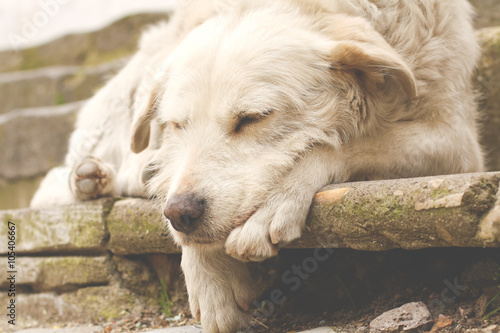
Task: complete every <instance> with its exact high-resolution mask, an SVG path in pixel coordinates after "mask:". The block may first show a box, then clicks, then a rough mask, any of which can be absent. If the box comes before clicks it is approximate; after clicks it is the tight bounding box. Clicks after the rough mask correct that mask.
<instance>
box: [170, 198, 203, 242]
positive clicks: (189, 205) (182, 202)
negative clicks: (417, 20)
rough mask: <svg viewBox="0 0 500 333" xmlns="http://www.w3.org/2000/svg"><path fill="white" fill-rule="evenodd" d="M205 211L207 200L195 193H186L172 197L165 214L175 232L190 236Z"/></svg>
mask: <svg viewBox="0 0 500 333" xmlns="http://www.w3.org/2000/svg"><path fill="white" fill-rule="evenodd" d="M204 211H205V200H203V199H200V198H198V197H197V196H196V195H195V194H194V193H190V192H185V193H181V194H178V195H174V196H172V197H171V198H170V199H169V200H168V201H167V205H166V206H165V210H164V211H163V213H164V215H165V217H166V218H167V219H169V220H170V223H171V224H172V227H173V228H174V229H175V230H177V231H179V232H183V233H185V234H189V233H190V232H192V231H194V230H195V229H196V227H197V224H198V223H197V222H198V220H199V219H200V218H201V216H202V215H203V213H204Z"/></svg>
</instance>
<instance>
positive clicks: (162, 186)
mask: <svg viewBox="0 0 500 333" xmlns="http://www.w3.org/2000/svg"><path fill="white" fill-rule="evenodd" d="M318 15H319V14H318ZM166 68H167V70H166V72H165V74H164V75H163V76H162V78H161V80H160V81H159V83H158V84H157V85H155V87H154V88H153V89H152V90H151V93H150V94H149V96H148V97H147V98H145V99H144V101H143V105H142V106H141V107H140V108H139V110H138V112H137V114H136V117H135V120H134V124H133V128H132V150H133V151H134V152H140V151H142V150H143V149H145V148H146V147H147V145H148V142H149V132H150V130H149V126H150V124H149V122H150V121H151V119H153V118H155V119H156V120H157V121H159V122H160V123H161V124H163V127H164V131H163V138H162V140H163V141H162V142H161V149H160V151H159V153H158V154H157V155H156V159H155V161H154V167H155V168H156V169H157V172H156V175H155V176H154V177H153V178H152V179H151V181H150V182H149V187H150V192H151V193H152V194H154V195H155V196H158V197H160V198H164V200H165V201H164V204H165V215H166V216H167V217H168V218H169V219H170V221H171V226H172V229H173V230H172V231H173V234H174V237H175V238H176V240H177V241H178V242H179V243H181V244H184V245H187V244H192V243H214V242H221V241H224V240H225V239H226V238H227V236H228V234H229V232H230V231H231V230H232V229H233V228H234V227H235V226H237V225H239V224H241V223H244V222H245V220H246V219H247V218H248V217H249V216H251V215H252V213H253V212H255V211H256V210H258V209H259V207H260V206H261V205H262V204H263V203H265V202H266V201H267V199H268V197H269V193H271V192H272V191H274V190H276V189H279V188H280V186H281V180H282V179H283V178H284V177H286V175H287V174H288V173H289V172H290V170H292V169H293V168H294V166H295V165H296V163H297V162H298V161H299V160H300V159H303V158H307V154H308V153H309V152H310V151H311V150H314V149H316V147H318V146H322V147H324V146H328V147H331V149H339V148H340V147H341V146H342V145H343V144H345V143H346V142H348V141H349V140H353V139H355V138H356V137H358V136H360V135H363V134H364V133H367V132H369V131H371V130H373V128H375V127H376V126H378V125H377V124H379V123H380V122H384V121H387V120H388V119H390V118H394V117H397V115H394V114H393V113H394V112H395V111H394V109H395V108H396V107H400V106H401V105H400V104H401V103H406V101H407V100H408V98H412V97H414V96H415V95H416V83H415V80H414V78H413V75H412V73H411V71H410V69H409V68H408V66H407V65H406V64H405V63H404V62H403V60H402V59H401V57H400V56H399V55H398V54H397V53H396V52H395V51H394V50H393V49H392V48H391V47H390V46H389V45H388V44H387V43H386V42H385V41H384V40H383V38H382V37H381V36H380V35H379V34H378V33H376V32H375V31H374V30H373V29H372V28H371V27H370V26H369V25H368V23H366V22H365V21H363V20H360V19H357V18H351V17H346V16H333V15H332V16H328V15H327V14H324V17H323V16H322V17H317V15H316V14H311V13H305V14H299V13H298V12H297V10H296V8H295V9H294V8H289V9H286V8H285V9H283V8H280V9H278V8H277V7H275V6H270V7H266V8H260V9H256V8H247V9H241V10H239V11H235V12H234V13H229V14H224V15H221V16H219V17H215V18H212V19H210V20H208V21H206V22H205V23H204V24H202V25H200V26H199V27H197V28H196V29H194V30H193V31H192V32H191V33H190V34H189V35H188V36H187V37H186V38H185V39H184V40H183V41H182V43H181V44H180V45H179V46H178V47H177V48H176V49H175V50H174V51H173V53H172V54H171V55H170V56H169V58H168V60H167V66H166ZM311 172H313V173H314V170H311ZM283 190H286V189H283Z"/></svg>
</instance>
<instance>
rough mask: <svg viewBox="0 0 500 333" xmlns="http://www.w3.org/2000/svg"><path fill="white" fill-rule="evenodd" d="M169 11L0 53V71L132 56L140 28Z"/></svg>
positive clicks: (157, 20) (101, 61)
mask: <svg viewBox="0 0 500 333" xmlns="http://www.w3.org/2000/svg"><path fill="white" fill-rule="evenodd" d="M168 18H169V14H168V13H151V14H137V15H131V16H128V17H125V18H123V19H120V20H118V21H116V22H115V23H113V24H111V25H109V26H107V27H105V28H103V29H101V30H98V31H93V32H88V33H81V34H71V35H67V36H65V37H61V38H58V39H56V40H54V41H52V42H49V43H47V44H44V45H41V46H37V47H31V48H27V49H23V50H19V51H3V52H0V58H1V59H2V62H0V72H13V71H21V70H30V69H35V68H41V67H48V66H61V65H65V66H75V65H95V64H100V63H105V62H108V61H111V60H115V59H119V58H122V57H124V56H128V55H131V54H132V53H133V52H134V51H135V50H136V46H137V41H138V39H139V37H140V35H141V32H142V30H143V29H144V28H145V27H146V26H148V25H150V24H153V23H155V22H159V21H165V20H168Z"/></svg>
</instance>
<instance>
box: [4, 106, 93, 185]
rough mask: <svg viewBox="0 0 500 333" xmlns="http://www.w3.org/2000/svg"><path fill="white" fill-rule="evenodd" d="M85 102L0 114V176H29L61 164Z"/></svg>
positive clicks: (12, 179)
mask: <svg viewBox="0 0 500 333" xmlns="http://www.w3.org/2000/svg"><path fill="white" fill-rule="evenodd" d="M84 103H85V102H84V101H83V102H75V103H71V104H65V105H62V106H53V107H43V108H29V109H22V110H17V111H14V112H10V113H7V114H0V156H2V158H1V159H0V178H3V179H6V180H10V181H14V180H17V179H22V178H32V177H36V176H40V175H43V174H45V173H46V172H47V171H49V170H50V169H51V168H53V167H55V166H58V165H61V164H62V163H63V162H64V157H65V155H66V151H67V149H68V141H69V137H70V135H71V132H72V131H73V127H74V123H75V121H76V116H77V112H78V110H79V109H80V107H81V106H82V105H83V104H84Z"/></svg>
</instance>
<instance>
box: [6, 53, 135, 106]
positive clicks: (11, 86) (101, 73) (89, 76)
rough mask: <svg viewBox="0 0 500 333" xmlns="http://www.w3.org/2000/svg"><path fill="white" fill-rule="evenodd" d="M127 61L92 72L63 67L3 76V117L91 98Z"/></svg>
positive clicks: (84, 68)
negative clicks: (22, 109)
mask: <svg viewBox="0 0 500 333" xmlns="http://www.w3.org/2000/svg"><path fill="white" fill-rule="evenodd" d="M127 60H128V58H126V59H119V60H115V61H112V62H109V63H105V64H102V65H98V66H94V67H88V68H87V67H77V66H59V67H45V68H42V69H37V70H30V71H20V72H10V73H3V74H0V100H1V101H2V104H1V105H0V114H2V113H7V112H10V111H15V110H16V109H20V108H30V107H39V106H50V105H61V104H66V103H71V102H75V101H81V100H84V99H87V98H90V97H92V95H93V94H94V93H95V92H96V90H97V89H98V88H99V87H100V86H102V85H103V84H104V83H105V82H106V81H107V80H108V79H109V78H110V77H112V76H113V75H114V74H115V73H117V72H118V71H119V70H120V69H121V68H122V66H123V65H124V64H125V63H126V61H127Z"/></svg>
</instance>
